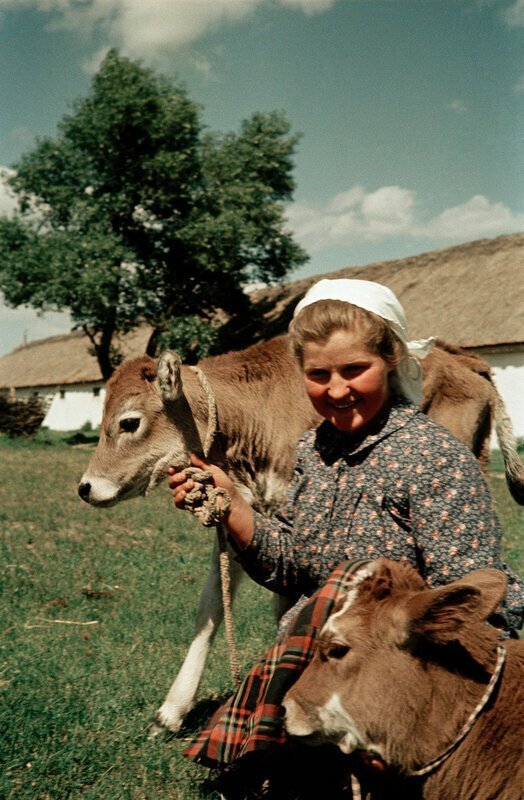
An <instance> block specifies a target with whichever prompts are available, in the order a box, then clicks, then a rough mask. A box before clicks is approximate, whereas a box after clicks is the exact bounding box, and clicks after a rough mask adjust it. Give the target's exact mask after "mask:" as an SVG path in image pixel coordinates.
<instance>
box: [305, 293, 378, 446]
mask: <svg viewBox="0 0 524 800" xmlns="http://www.w3.org/2000/svg"><path fill="white" fill-rule="evenodd" d="M317 305H320V304H317ZM342 305H343V306H344V305H345V306H347V305H348V304H347V303H345V304H342ZM302 369H303V371H304V382H305V386H306V392H307V394H308V397H309V399H310V400H311V402H312V404H313V407H314V409H315V410H316V411H318V413H319V414H320V415H321V416H322V417H324V419H327V420H329V422H331V424H332V425H334V426H335V428H337V429H338V430H339V431H344V432H345V433H352V434H360V435H364V434H365V432H366V430H367V429H368V427H369V426H370V425H373V420H374V419H375V418H376V417H377V415H379V414H381V413H383V412H384V411H385V410H386V407H387V406H388V405H389V404H390V402H391V391H390V387H389V374H390V372H391V370H392V369H393V365H389V364H388V362H387V361H386V360H385V359H384V358H383V357H382V356H381V355H379V354H378V353H376V352H373V351H372V350H369V349H368V348H367V347H366V346H363V344H362V339H361V338H358V337H356V335H355V334H354V333H353V332H351V333H348V332H347V331H346V330H336V331H334V333H332V334H331V336H330V337H329V338H328V339H327V340H326V341H323V342H320V343H317V342H312V341H308V342H306V343H305V344H304V347H303V350H302Z"/></svg>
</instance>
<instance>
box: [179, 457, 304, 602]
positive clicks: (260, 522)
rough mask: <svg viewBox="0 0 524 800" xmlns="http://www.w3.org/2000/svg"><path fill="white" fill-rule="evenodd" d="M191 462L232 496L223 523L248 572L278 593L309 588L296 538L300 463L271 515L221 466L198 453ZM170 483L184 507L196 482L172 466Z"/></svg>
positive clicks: (296, 464) (294, 591) (300, 479)
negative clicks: (257, 508)
mask: <svg viewBox="0 0 524 800" xmlns="http://www.w3.org/2000/svg"><path fill="white" fill-rule="evenodd" d="M191 463H192V464H193V465H194V466H196V467H199V468H200V469H205V470H208V471H209V472H211V474H212V476H213V480H214V483H215V486H218V487H221V488H222V489H225V490H226V491H227V492H228V494H229V495H230V497H231V505H230V508H229V512H228V513H227V515H226V517H225V518H224V521H223V524H224V525H225V527H226V528H227V531H228V533H229V538H230V542H231V544H232V545H233V547H234V548H235V550H236V551H237V560H238V561H239V562H240V563H241V564H242V566H243V568H244V569H245V571H246V572H247V573H248V575H250V576H251V577H252V578H253V580H255V581H256V582H257V583H260V584H261V585H262V586H265V587H266V588H267V589H270V590H271V591H273V592H277V593H278V594H285V595H293V596H294V595H299V594H301V593H302V592H303V591H304V590H305V589H306V587H305V586H304V585H302V583H303V581H302V580H301V577H300V575H299V572H298V570H297V567H296V564H295V553H294V537H293V519H294V513H295V500H296V495H297V491H298V489H299V486H300V484H301V483H302V480H303V475H302V470H301V469H300V466H299V464H298V462H297V463H295V471H294V476H293V479H292V481H291V484H290V486H289V489H288V493H287V500H286V502H285V504H284V506H283V507H282V509H280V510H279V511H277V512H276V513H275V514H273V515H272V516H271V517H266V516H265V515H264V514H260V513H258V512H256V511H254V510H253V508H252V507H251V506H250V505H249V503H247V502H246V500H244V498H243V497H242V495H241V494H240V492H239V491H238V489H237V488H236V486H235V485H234V483H233V482H232V481H231V479H230V478H229V477H228V475H227V474H226V473H225V472H224V471H223V470H221V469H220V468H219V467H216V466H215V465H213V464H207V463H206V462H204V461H202V460H201V459H199V458H197V457H196V456H191ZM169 486H170V488H171V491H172V494H173V499H174V501H175V505H176V506H177V508H181V509H185V507H186V506H185V498H186V495H187V493H188V492H189V491H190V490H191V489H192V488H193V487H194V482H193V481H192V480H191V479H189V478H188V477H187V476H186V474H185V472H184V470H183V469H177V468H176V467H171V468H170V470H169Z"/></svg>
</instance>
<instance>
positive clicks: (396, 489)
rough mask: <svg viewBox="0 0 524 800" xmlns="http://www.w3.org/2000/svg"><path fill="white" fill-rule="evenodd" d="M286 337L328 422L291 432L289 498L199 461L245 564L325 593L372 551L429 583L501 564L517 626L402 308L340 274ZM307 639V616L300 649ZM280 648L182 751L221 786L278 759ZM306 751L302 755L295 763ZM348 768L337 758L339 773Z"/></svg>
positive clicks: (482, 515)
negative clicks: (241, 485)
mask: <svg viewBox="0 0 524 800" xmlns="http://www.w3.org/2000/svg"><path fill="white" fill-rule="evenodd" d="M290 336H291V341H292V344H293V347H294V351H295V355H296V356H297V359H298V362H299V364H300V367H301V369H302V372H303V377H304V381H305V386H306V389H307V393H308V395H309V399H310V400H311V402H312V405H313V406H314V408H315V410H316V411H317V412H318V413H320V415H321V416H322V417H323V418H324V421H323V422H322V424H321V425H320V426H319V427H318V428H317V429H316V430H314V431H308V432H307V433H306V434H305V435H304V436H302V438H301V439H300V440H299V442H298V444H297V448H296V451H295V468H294V475H293V480H292V482H291V485H290V487H289V490H288V495H287V500H286V503H285V504H284V505H283V506H282V507H281V509H280V510H279V511H278V512H277V513H275V514H274V515H273V516H271V517H270V518H267V517H264V516H263V515H262V514H259V513H257V512H255V511H253V509H252V508H251V507H250V506H248V505H247V503H246V502H245V500H244V499H243V498H242V496H241V494H240V492H239V491H238V489H237V488H236V487H235V486H234V485H233V483H232V481H231V480H230V478H229V477H228V476H227V475H226V474H225V473H224V472H223V471H222V470H221V469H219V468H218V467H217V466H215V465H213V464H205V463H204V462H202V461H201V460H194V463H195V464H196V465H197V466H201V467H204V468H205V469H207V470H209V472H210V473H211V474H212V475H213V478H214V482H215V485H216V486H218V487H221V488H223V489H225V490H226V491H227V492H228V493H229V495H230V497H231V505H230V509H229V512H228V515H227V516H226V518H225V520H224V522H225V525H226V527H227V528H228V531H229V534H230V541H231V542H232V544H233V545H234V547H235V548H236V549H237V551H238V554H237V559H238V561H239V562H240V563H241V565H242V566H243V567H244V569H245V570H246V572H247V573H248V574H249V575H250V576H251V577H252V578H253V579H254V580H255V581H257V582H258V583H260V584H261V585H262V586H265V587H266V588H269V589H271V590H272V591H274V592H278V593H279V594H283V595H287V596H289V597H291V598H293V599H296V598H297V597H298V596H299V595H301V594H302V595H306V596H310V595H312V594H314V593H315V592H318V593H319V594H315V597H316V598H317V599H318V598H319V597H320V599H321V600H322V597H323V595H322V592H323V590H324V588H325V586H326V585H327V584H326V580H327V581H328V582H329V580H330V576H331V575H334V574H336V573H337V572H338V571H339V570H340V569H343V572H344V574H348V575H350V576H351V575H352V573H353V572H354V570H355V569H357V568H359V567H362V566H363V564H365V563H367V562H370V561H373V560H374V559H376V558H378V557H379V556H381V555H385V556H387V557H388V558H391V559H393V560H395V561H400V562H402V563H404V564H409V565H411V567H412V568H413V569H414V570H417V572H418V573H419V575H421V576H422V577H423V578H424V579H425V580H426V582H427V584H428V585H429V586H431V587H436V586H440V585H442V584H445V583H447V582H448V581H449V580H451V579H453V578H455V579H460V578H461V577H462V576H463V575H464V574H465V573H466V572H468V571H470V570H472V569H475V568H479V567H484V566H490V567H495V568H497V569H499V570H500V571H501V572H505V573H506V579H507V582H508V594H507V599H506V602H505V604H502V605H501V606H500V608H498V609H497V614H496V615H490V622H491V623H492V624H493V625H494V626H495V625H496V626H499V627H502V628H504V627H505V628H507V629H508V630H509V629H511V628H513V627H520V625H521V624H522V614H523V605H524V602H523V592H522V588H521V586H520V584H519V583H518V580H517V578H516V577H515V576H514V575H513V574H512V573H511V571H509V570H508V569H507V568H506V567H505V565H504V564H503V563H502V562H501V560H500V555H499V541H500V526H499V523H498V520H497V517H496V514H495V511H494V508H493V504H492V501H491V497H490V494H489V489H488V486H487V484H486V481H485V479H484V477H483V475H482V474H481V472H480V468H479V466H478V463H477V462H476V460H475V458H474V456H473V455H472V453H471V452H470V451H469V450H468V449H467V448H466V447H465V446H464V445H463V444H462V443H461V442H459V441H458V440H457V439H455V438H454V437H453V435H452V434H451V433H450V432H449V431H447V430H445V429H444V428H441V427H440V426H438V425H436V424H435V423H433V422H431V421H430V420H429V419H427V418H426V417H424V415H423V414H422V413H420V412H419V410H418V404H419V402H420V393H421V369H420V365H419V363H418V359H417V358H416V356H415V355H414V354H415V353H426V352H427V350H428V349H429V348H430V347H431V345H432V341H431V340H428V341H426V342H410V341H408V337H407V327H406V321H405V317H404V312H403V309H402V307H401V305H400V303H399V302H398V300H397V298H396V297H395V295H394V294H393V293H392V292H391V291H390V290H389V289H387V288H386V287H384V286H381V285H379V284H376V283H373V282H370V281H359V280H345V279H342V280H323V281H320V282H319V283H317V284H315V285H314V286H313V287H312V288H311V289H310V290H309V292H308V293H307V294H306V295H305V297H304V298H303V300H301V301H300V303H299V304H298V306H297V309H296V311H295V318H294V320H293V322H292V324H291V326H290ZM289 400H290V403H291V402H292V400H293V398H290V399H289ZM170 485H171V488H172V490H173V495H174V499H175V503H176V504H177V506H179V507H180V508H184V507H185V504H186V497H187V493H188V492H189V491H190V490H191V489H192V488H193V481H192V480H191V479H190V478H188V476H187V475H186V473H185V472H184V471H183V470H181V471H179V472H175V471H174V470H173V474H172V475H171V478H170ZM341 564H345V566H343V567H340V566H339V565H341ZM319 587H321V588H319ZM308 605H309V604H308ZM301 606H303V603H301ZM306 607H307V606H306ZM313 608H315V609H317V611H318V613H317V611H313V612H312V620H313V618H315V617H318V616H320V615H322V614H323V613H324V612H325V605H322V602H321V603H320V606H318V605H317V603H315V604H314V606H313ZM492 610H494V609H492ZM312 620H310V621H311V625H312V626H313V627H314V624H315V623H314V622H313V621H312ZM291 624H293V623H291ZM308 624H309V623H308ZM310 627H311V626H310ZM494 635H495V636H496V635H498V633H495V631H494ZM311 638H312V634H311V632H309V633H307V626H306V632H305V633H304V652H305V651H308V648H310V647H311ZM308 643H309V644H308ZM297 648H298V649H297ZM301 648H302V642H301V643H300V644H298V645H297V647H294V645H293V646H292V648H291V649H292V653H293V654H292V655H291V654H289V660H286V658H285V664H284V665H282V664H281V666H284V667H285V669H284V670H283V673H284V674H288V673H289V672H291V673H293V671H294V670H295V669H298V670H300V669H301V668H303V666H304V664H305V663H306V660H307V659H306V658H303V653H302V652H300V653H299V652H298V650H300V649H301ZM308 652H309V651H308ZM347 652H348V643H347V642H344V641H338V640H337V641H335V642H334V651H333V653H332V658H334V659H339V658H340V659H343V658H344V657H345V655H346V654H347ZM281 655H282V651H281V648H280V646H279V642H277V644H276V645H275V648H274V650H273V651H271V653H270V654H269V655H268V658H267V659H266V660H263V661H262V662H260V664H259V665H257V667H255V668H254V669H253V670H252V672H251V673H250V674H249V675H248V676H247V678H246V679H245V681H244V683H243V685H242V686H241V687H240V689H239V691H238V693H237V694H236V695H234V696H233V697H232V698H231V700H230V701H229V702H228V703H226V705H225V706H224V707H223V708H222V709H220V710H219V711H218V712H217V714H216V715H215V717H214V718H213V719H212V720H211V722H210V724H209V726H208V728H207V729H206V730H204V731H203V732H202V733H201V734H200V736H199V737H198V739H197V740H196V741H195V743H194V744H193V745H192V746H191V747H190V748H189V749H188V752H187V754H188V756H189V757H190V758H192V759H194V760H195V761H197V762H199V763H202V764H204V765H206V766H218V767H219V768H225V772H226V773H227V774H229V767H230V765H231V764H234V765H235V774H236V776H237V779H238V782H239V783H240V785H241V786H242V789H240V788H239V785H231V784H230V785H229V786H221V787H220V789H221V791H222V793H223V794H224V795H225V796H226V797H231V798H233V797H236V796H238V795H237V794H235V793H236V792H239V791H244V795H242V796H246V797H256V796H259V795H257V792H258V791H259V789H260V786H256V785H255V786H253V783H252V781H253V776H254V775H255V776H256V780H259V779H260V781H261V782H263V781H264V780H266V779H267V778H268V775H267V774H265V775H264V774H263V769H262V765H263V763H264V761H263V756H264V752H265V751H267V749H268V748H269V749H270V751H271V746H273V747H276V748H277V751H276V752H277V753H280V754H282V752H283V753H284V755H283V757H282V760H281V763H285V764H286V763H287V750H286V749H285V748H286V746H287V740H286V734H285V731H284V730H283V729H282V716H281V709H280V702H281V700H282V697H283V695H282V694H279V691H281V690H282V689H283V688H286V687H287V685H288V684H287V683H286V680H289V677H288V678H287V679H286V678H281V677H278V678H277V676H276V673H275V669H274V668H275V664H276V663H277V662H278V660H279V658H280V656H281ZM279 675H280V676H281V675H282V672H279ZM274 679H275V680H274ZM275 681H276V683H275ZM282 747H283V748H284V751H282V750H281V749H280V748H282ZM350 749H353V748H350ZM272 752H274V751H272ZM293 752H295V754H296V752H297V751H296V750H294V751H293ZM258 756H260V758H261V761H259V762H257V758H258ZM276 762H278V758H277V759H275V763H276ZM310 763H311V762H310V757H309V755H307V756H306V755H305V754H304V755H303V757H302V762H301V765H300V764H298V765H297V766H298V770H299V772H300V770H301V769H302V770H303V769H305V768H306V765H307V764H310ZM257 767H258V768H260V769H262V774H261V773H260V771H257ZM349 769H351V767H350V766H348V765H347V764H346V766H345V770H346V775H347V772H348V770H349ZM320 772H321V773H322V774H325V772H326V770H325V769H320ZM284 773H286V774H284ZM309 774H310V773H309V772H308V775H309ZM299 777H300V776H299V774H297V775H294V776H291V777H290V775H289V769H287V768H286V769H285V770H283V771H282V772H281V773H280V774H272V775H271V776H270V780H271V781H272V782H273V785H274V791H275V796H278V797H279V798H280V797H282V798H286V797H288V794H286V791H289V792H291V794H289V797H293V798H297V797H298V798H301V800H304V799H305V798H309V797H312V796H313V797H315V796H318V793H317V795H315V793H313V795H312V794H311V793H310V790H311V787H309V789H308V788H307V787H306V789H304V782H303V780H302V786H301V788H300V790H297V786H298V784H297V783H295V785H294V786H291V787H290V781H291V784H292V783H293V780H294V779H296V780H298V778H299ZM302 777H303V776H302ZM282 781H284V783H283V782H282ZM306 784H307V781H306ZM248 785H250V786H251V789H247V788H246V786H248ZM284 786H285V787H287V788H284ZM317 789H318V787H317ZM250 791H252V794H250ZM304 791H305V792H306V793H304ZM246 792H247V794H246ZM308 792H309V793H308ZM338 792H339V793H338V794H337V793H334V794H330V797H331V798H332V800H335V798H336V797H338V796H339V794H340V797H346V796H347V791H346V787H344V786H343V785H342V784H340V785H339V789H338Z"/></svg>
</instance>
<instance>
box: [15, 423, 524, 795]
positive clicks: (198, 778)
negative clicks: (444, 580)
mask: <svg viewBox="0 0 524 800" xmlns="http://www.w3.org/2000/svg"><path fill="white" fill-rule="evenodd" d="M80 438H81V437H80ZM77 441H78V439H77ZM91 447H92V446H90V445H89V444H85V443H84V444H82V443H81V442H80V444H76V445H71V444H68V443H67V442H66V441H65V440H64V437H57V436H54V437H53V436H50V435H47V436H46V435H40V437H39V440H38V441H35V442H24V441H17V442H11V441H9V440H7V439H5V438H0V485H1V502H0V530H1V540H0V546H1V548H2V558H1V563H0V576H1V577H0V593H1V595H2V603H1V607H0V608H1V612H0V616H1V629H2V634H3V635H2V641H1V643H0V647H1V655H0V797H1V798H3V799H4V798H5V800H14V799H15V798H16V800H19V799H20V800H67V799H68V798H72V799H75V798H82V799H85V800H102V799H103V798H106V799H107V800H128V799H129V800H132V799H135V798H140V799H141V800H168V799H169V800H181V799H182V798H183V799H184V800H191V798H209V799H211V798H214V797H217V796H216V795H214V793H213V792H212V790H211V789H210V788H209V787H208V786H207V785H206V778H207V771H206V770H203V769H201V768H198V767H196V766H194V765H192V764H191V763H188V762H187V761H186V760H185V759H184V758H183V757H182V756H181V751H182V749H183V747H184V745H185V742H184V739H187V737H190V736H191V734H192V733H193V732H194V731H196V730H198V729H199V728H200V727H201V726H202V724H203V722H204V721H205V720H206V719H207V715H208V713H209V708H210V703H209V702H208V700H211V701H213V700H215V701H216V700H217V699H218V698H223V697H225V696H226V695H227V694H228V692H229V689H230V678H229V673H228V666H227V663H228V661H227V655H226V649H225V643H224V639H223V636H222V635H220V636H219V637H218V641H217V644H216V645H215V648H214V650H213V653H212V658H211V660H210V663H209V666H208V669H207V671H206V674H205V678H204V682H203V685H202V687H201V690H200V697H201V698H205V699H204V700H202V701H201V702H200V703H199V705H198V707H197V709H196V710H195V712H194V713H193V714H192V715H191V718H190V720H189V721H188V724H187V726H186V727H185V728H184V729H183V730H182V732H181V734H180V736H178V737H171V738H170V739H165V738H164V739H163V738H157V739H154V740H149V739H148V738H147V727H148V724H149V723H150V721H151V720H152V718H153V716H154V712H155V710H156V708H157V707H158V705H159V704H160V702H161V700H162V699H163V696H164V694H165V692H166V691H167V688H168V686H169V684H170V682H171V680H172V679H173V677H174V675H175V674H176V671H177V669H178V667H179V666H180V664H181V661H182V659H183V656H184V654H185V651H186V648H187V645H188V643H189V641H190V639H191V636H192V627H193V619H194V615H195V609H196V603H197V598H198V594H199V591H200V587H201V585H202V583H203V580H204V576H205V574H206V572H207V565H208V560H209V552H210V548H211V535H212V534H211V533H210V532H209V531H206V530H205V529H203V528H201V527H200V526H199V525H197V524H196V523H193V522H192V520H191V519H190V518H189V515H187V514H182V513H181V512H177V511H176V510H175V509H174V508H173V506H172V504H171V501H170V496H169V494H168V491H167V488H165V487H164V488H162V487H161V488H159V489H158V490H157V492H156V493H155V494H154V495H152V496H151V497H148V498H147V500H141V499H140V500H134V501H131V502H129V503H124V504H123V505H121V506H117V507H115V508H113V509H109V510H106V511H104V510H96V509H93V508H90V507H88V506H86V505H85V504H83V503H82V502H81V501H80V500H79V499H78V498H77V496H76V484H77V482H78V479H79V477H80V475H81V474H82V472H83V470H84V467H85V464H86V463H87V460H88V458H89V455H90V448H91ZM491 483H492V487H493V492H494V496H495V499H496V503H497V506H498V509H499V513H500V516H501V518H502V522H503V527H504V552H505V555H506V557H507V560H508V561H509V563H510V564H511V565H512V566H513V567H515V568H516V569H517V570H519V571H522V568H523V566H524V552H523V550H524V547H523V545H524V508H519V507H518V506H517V505H516V504H515V503H514V502H513V501H512V500H511V499H510V498H509V495H508V492H507V489H506V486H505V482H504V480H503V479H502V474H501V472H500V464H499V463H498V461H497V459H496V458H495V459H494V461H493V473H492V475H491ZM239 599H240V602H239V603H238V604H237V607H236V612H235V628H236V637H237V640H238V642H239V644H240V648H239V649H240V653H241V658H242V660H243V664H242V669H243V671H245V670H247V668H248V667H249V666H250V665H251V664H252V662H253V661H254V660H255V659H256V658H257V656H259V655H260V654H261V653H262V652H263V651H264V649H265V648H266V646H267V645H268V644H269V643H270V642H271V640H272V638H273V634H274V626H273V623H272V619H271V611H270V598H269V595H268V594H267V593H265V592H263V591H262V590H260V589H259V588H258V587H256V586H255V585H254V584H252V583H251V582H248V581H246V582H245V584H244V586H243V587H242V592H241V596H240V598H239Z"/></svg>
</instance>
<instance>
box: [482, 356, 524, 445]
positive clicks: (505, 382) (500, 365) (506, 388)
mask: <svg viewBox="0 0 524 800" xmlns="http://www.w3.org/2000/svg"><path fill="white" fill-rule="evenodd" d="M482 357H483V358H485V359H486V361H489V363H490V364H491V366H492V368H493V380H494V382H495V384H496V386H497V389H498V390H499V393H500V394H501V395H502V397H503V399H504V403H505V404H506V409H507V412H508V414H509V417H510V419H511V422H512V423H513V432H514V434H515V436H517V437H519V438H524V349H522V350H520V351H518V350H517V351H515V350H514V351H512V352H505V353H504V352H497V353H495V352H494V353H482ZM491 445H492V447H496V446H497V444H496V439H492V442H491Z"/></svg>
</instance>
